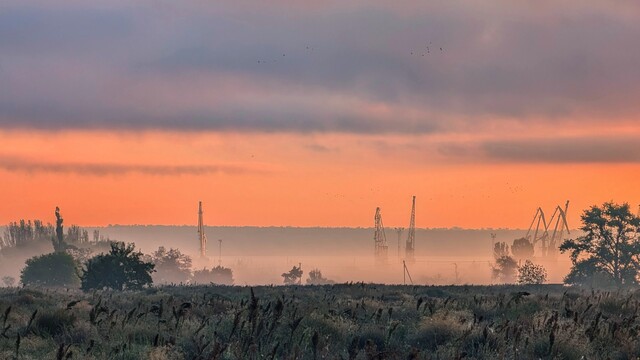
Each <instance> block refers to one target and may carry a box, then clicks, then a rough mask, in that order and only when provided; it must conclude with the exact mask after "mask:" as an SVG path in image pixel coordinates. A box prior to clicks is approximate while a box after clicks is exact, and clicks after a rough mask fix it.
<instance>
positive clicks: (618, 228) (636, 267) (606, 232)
mask: <svg viewBox="0 0 640 360" xmlns="http://www.w3.org/2000/svg"><path fill="white" fill-rule="evenodd" d="M581 219H582V227H581V228H580V229H581V230H582V231H583V232H584V234H585V235H583V236H580V237H578V238H577V239H567V240H565V241H564V242H563V243H562V245H561V246H560V251H561V252H563V253H564V252H569V253H570V256H571V262H572V263H573V266H572V268H571V271H570V272H569V274H568V275H567V276H566V278H565V282H566V283H568V284H592V285H593V284H594V283H593V280H594V279H597V280H598V282H599V283H602V282H604V283H607V282H609V283H611V284H614V285H616V286H624V285H630V284H637V283H638V271H640V259H639V255H640V241H638V237H637V233H638V232H639V231H640V218H639V217H638V216H636V215H634V214H632V213H631V209H630V207H629V204H626V203H625V204H622V205H618V204H614V203H612V202H607V203H604V204H603V205H602V206H595V205H594V206H592V207H591V208H589V209H587V210H585V211H584V213H583V214H582V216H581Z"/></svg>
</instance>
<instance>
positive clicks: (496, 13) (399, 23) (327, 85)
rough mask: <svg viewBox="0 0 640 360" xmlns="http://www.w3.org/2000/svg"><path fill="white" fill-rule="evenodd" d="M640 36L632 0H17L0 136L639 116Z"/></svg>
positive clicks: (0, 47) (0, 8)
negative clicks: (25, 131)
mask: <svg viewBox="0 0 640 360" xmlns="http://www.w3.org/2000/svg"><path fill="white" fill-rule="evenodd" d="M638 38H640V5H638V4H637V3H635V2H616V3H611V2H605V1H592V2H588V3H575V4H573V3H566V4H557V3H550V2H544V1H543V2H537V3H535V4H533V3H526V2H525V3H518V2H507V1H497V0H492V1H489V2H483V3H482V4H478V3H476V2H472V1H463V2H456V3H451V2H436V3H419V4H415V3H414V2H402V1H401V2H394V3H393V4H391V3H389V2H382V1H355V2H349V3H344V2H341V1H329V2H322V3H316V2H314V1H311V2H305V3H304V4H298V3H295V2H291V1H278V2H276V3H270V4H269V6H266V5H265V4H262V3H261V2H237V1H220V2H216V3H215V4H213V3H206V2H205V3H203V2H199V1H190V0H187V1H184V2H181V3H180V5H176V4H174V3H172V2H169V1H159V2H156V1H154V2H151V1H141V2H138V3H136V6H133V5H131V4H130V3H128V2H122V1H108V2H107V1H97V2H90V3H88V2H78V1H73V0H63V1H61V2H57V3H56V4H55V6H54V5H53V4H49V3H48V2H44V1H42V2H40V1H26V2H25V1H18V0H8V1H5V2H3V3H2V5H0V84H2V86H0V127H1V128H3V129H12V128H29V129H30V128H33V129H39V130H66V129H107V130H134V131H143V130H158V129H159V130H168V131H238V132H294V133H308V132H338V133H354V134H386V133H401V134H429V133H439V132H456V131H466V130H467V129H469V128H474V127H477V126H483V124H485V123H489V122H490V123H491V124H493V125H492V126H494V125H495V123H496V122H498V123H500V122H501V121H504V122H521V123H524V124H528V123H546V124H549V126H559V127H562V126H563V124H570V125H566V126H575V124H576V123H578V124H580V123H586V122H603V121H608V122H612V123H613V122H618V121H629V119H632V118H637V117H638V116H639V115H640V102H638V101H637V98H638V95H640V71H638V67H637V65H638V64H639V63H640V47H638V46H636V44H637V39H638ZM441 48H442V50H441ZM493 146H494V148H491V147H489V148H487V149H486V151H487V152H488V153H492V152H493V151H502V150H505V148H506V147H508V144H502V145H499V146H498V145H497V144H494V145H493ZM495 146H498V148H499V147H500V146H502V148H500V149H498V148H495ZM505 151H506V150H505ZM512 154H513V152H512ZM523 156H524V155H523Z"/></svg>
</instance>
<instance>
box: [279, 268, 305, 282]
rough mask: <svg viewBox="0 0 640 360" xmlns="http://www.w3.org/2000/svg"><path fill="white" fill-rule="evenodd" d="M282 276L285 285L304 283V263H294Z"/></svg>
mask: <svg viewBox="0 0 640 360" xmlns="http://www.w3.org/2000/svg"><path fill="white" fill-rule="evenodd" d="M282 277H283V278H284V284H285V285H299V284H302V265H301V264H298V266H295V265H294V266H293V268H292V269H291V270H290V271H289V272H287V273H283V274H282Z"/></svg>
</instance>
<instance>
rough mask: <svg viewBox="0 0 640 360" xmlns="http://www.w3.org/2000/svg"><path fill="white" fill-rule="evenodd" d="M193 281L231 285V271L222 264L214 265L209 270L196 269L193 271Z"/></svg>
mask: <svg viewBox="0 0 640 360" xmlns="http://www.w3.org/2000/svg"><path fill="white" fill-rule="evenodd" d="M193 283H194V284H216V285H233V271H232V270H231V269H229V268H226V267H223V266H216V267H214V268H212V269H211V270H207V269H206V268H203V269H202V270H196V271H194V272H193Z"/></svg>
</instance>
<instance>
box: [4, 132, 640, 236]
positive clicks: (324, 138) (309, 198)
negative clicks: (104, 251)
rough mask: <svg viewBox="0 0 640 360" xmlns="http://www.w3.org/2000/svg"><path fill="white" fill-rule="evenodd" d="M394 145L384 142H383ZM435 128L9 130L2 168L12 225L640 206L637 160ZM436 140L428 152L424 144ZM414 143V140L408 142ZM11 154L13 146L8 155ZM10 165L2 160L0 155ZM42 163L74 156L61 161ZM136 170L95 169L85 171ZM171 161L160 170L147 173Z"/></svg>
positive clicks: (510, 216) (447, 215) (331, 219)
mask: <svg viewBox="0 0 640 360" xmlns="http://www.w3.org/2000/svg"><path fill="white" fill-rule="evenodd" d="M382 141H386V142H387V143H386V144H385V145H381V142H382ZM437 141H439V140H437V139H435V138H434V137H429V136H416V137H411V136H409V137H407V136H397V137H388V136H386V137H377V136H365V137H363V136H354V135H339V134H333V135H331V134H324V135H305V136H300V135H295V134H267V135H265V134H233V133H225V134H217V133H207V134H200V135H198V134H189V133H186V134H185V133H179V134H176V133H162V132H161V133H158V132H155V133H137V134H122V133H113V132H95V131H89V132H86V131H85V132H77V131H74V132H53V133H51V132H33V131H9V132H1V133H0V143H2V144H3V149H5V150H6V152H8V153H9V155H11V157H12V158H17V159H20V161H21V163H22V164H23V165H24V166H23V167H18V168H16V167H13V168H11V167H7V165H6V164H3V167H4V169H3V170H0V176H1V178H2V184H3V186H2V187H0V198H2V199H3V200H4V204H5V205H4V206H2V207H1V208H0V222H4V223H6V222H8V221H12V220H17V219H20V218H40V219H44V220H45V221H53V209H54V208H55V206H60V207H61V209H62V213H63V215H64V217H65V219H66V221H67V223H68V224H72V223H74V224H80V225H107V224H194V223H195V221H196V211H197V201H198V200H202V201H203V202H204V204H205V211H206V218H205V220H206V223H207V224H209V225H259V226H270V225H276V226H280V225H283V226H288V225H291V226H371V225H372V222H373V213H374V211H375V207H376V206H380V207H381V208H382V211H383V220H384V222H385V226H388V227H390V226H394V227H395V226H405V227H406V226H407V225H408V220H409V211H410V203H411V196H412V195H416V196H417V214H416V217H417V225H418V226H419V227H450V226H460V227H465V228H481V227H519V228H523V227H527V226H528V224H529V221H530V219H531V217H532V216H533V213H534V211H535V209H536V207H537V206H542V207H543V209H545V210H546V211H547V212H548V216H550V215H551V211H552V210H553V208H554V207H555V206H556V205H562V204H563V203H564V201H565V200H571V205H570V208H569V224H570V226H571V227H577V226H578V221H579V212H580V211H582V210H583V209H584V208H585V207H587V206H589V205H592V204H599V203H602V202H604V201H607V200H614V201H618V202H623V201H627V202H630V203H631V204H633V206H634V207H635V206H636V203H637V202H638V201H639V200H640V188H639V187H638V186H637V179H638V174H639V173H640V172H639V170H640V165H637V164H593V163H586V164H570V163H569V164H567V163H560V164H535V163H534V164H514V163H495V162H494V163H492V162H487V161H479V160H478V161H460V160H451V159H448V158H445V157H442V156H441V155H439V154H438V152H437V150H435V149H434V148H433V147H432V145H431V144H432V143H434V142H437ZM420 144H424V145H425V147H424V148H420V147H416V148H414V147H413V145H415V146H419V145H420ZM409 145H412V146H409ZM6 155H7V154H6V153H5V156H6ZM0 160H1V159H0ZM39 164H40V165H41V164H68V165H69V164H70V166H68V167H64V168H62V169H51V168H42V167H38V166H39ZM86 164H102V165H105V164H106V165H113V164H119V165H123V164H124V165H131V167H129V168H126V170H122V169H121V168H118V169H116V170H106V172H99V173H98V174H94V172H95V171H96V168H95V167H93V168H90V169H89V170H83V168H82V167H81V166H80V165H86ZM138 165H148V166H151V167H153V166H156V165H157V166H159V169H160V170H158V172H157V173H149V172H145V171H140V170H136V169H137V168H136V166H138ZM165 165H172V166H176V165H177V166H185V165H216V166H223V169H226V168H225V167H224V166H228V167H230V169H232V170H229V171H227V170H223V171H221V172H212V173H207V172H204V173H185V174H180V173H168V174H164V173H162V171H163V170H162V169H164V168H165V167H163V166H165Z"/></svg>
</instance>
